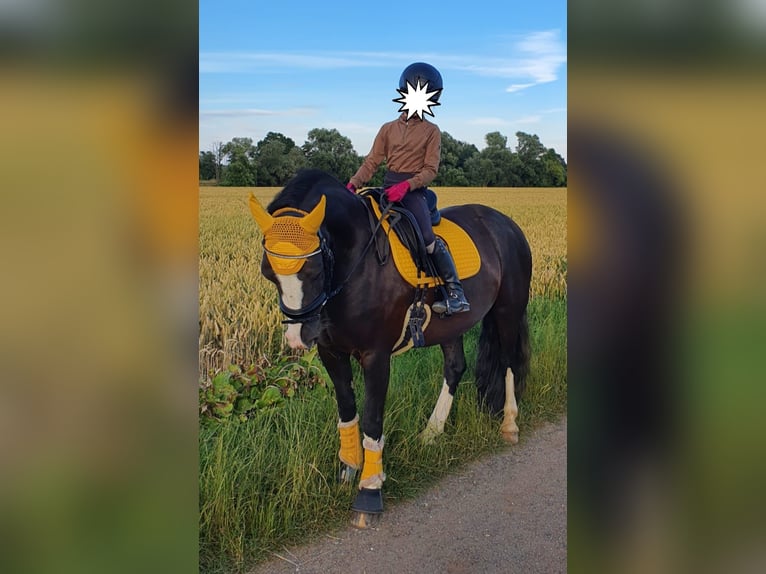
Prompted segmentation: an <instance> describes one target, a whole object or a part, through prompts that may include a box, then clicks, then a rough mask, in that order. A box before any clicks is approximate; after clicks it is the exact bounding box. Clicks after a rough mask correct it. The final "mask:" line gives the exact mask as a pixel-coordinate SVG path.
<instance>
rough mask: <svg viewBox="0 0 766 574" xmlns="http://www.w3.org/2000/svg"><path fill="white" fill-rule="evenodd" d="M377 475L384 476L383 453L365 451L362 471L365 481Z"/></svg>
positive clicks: (379, 451) (380, 451)
mask: <svg viewBox="0 0 766 574" xmlns="http://www.w3.org/2000/svg"><path fill="white" fill-rule="evenodd" d="M376 474H380V475H383V451H382V450H378V451H375V450H370V449H367V448H366V449H364V468H363V469H362V478H361V480H362V481H363V480H365V479H367V478H370V477H372V476H375V475H376Z"/></svg>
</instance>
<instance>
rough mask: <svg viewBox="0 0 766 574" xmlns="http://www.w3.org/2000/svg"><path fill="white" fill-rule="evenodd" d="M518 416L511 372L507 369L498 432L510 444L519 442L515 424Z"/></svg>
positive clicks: (517, 429) (517, 428)
mask: <svg viewBox="0 0 766 574" xmlns="http://www.w3.org/2000/svg"><path fill="white" fill-rule="evenodd" d="M518 414H519V406H518V404H517V403H516V389H515V388H514V377H513V370H511V368H510V367H508V369H507V370H506V371H505V405H503V424H501V425H500V432H501V433H502V435H503V438H504V439H505V440H506V441H508V442H510V443H512V444H516V443H517V442H519V427H518V425H517V424H516V417H517V416H518Z"/></svg>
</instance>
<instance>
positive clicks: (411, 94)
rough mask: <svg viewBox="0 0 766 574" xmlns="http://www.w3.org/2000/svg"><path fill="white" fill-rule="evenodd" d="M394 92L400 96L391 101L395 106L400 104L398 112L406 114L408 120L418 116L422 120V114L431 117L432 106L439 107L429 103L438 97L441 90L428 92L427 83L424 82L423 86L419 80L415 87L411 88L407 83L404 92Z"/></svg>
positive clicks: (434, 102)
mask: <svg viewBox="0 0 766 574" xmlns="http://www.w3.org/2000/svg"><path fill="white" fill-rule="evenodd" d="M396 91H397V92H399V94H401V97H400V98H397V99H395V100H393V101H394V102H396V103H397V104H402V107H401V108H399V111H400V112H407V119H410V118H411V117H412V116H418V117H419V118H420V119H421V120H422V119H423V114H428V115H430V116H433V115H434V114H433V112H432V111H431V108H432V107H433V106H439V105H441V104H440V103H439V102H437V101H431V98H433V97H434V96H437V97H438V96H439V94H440V93H441V89H439V90H435V91H433V92H429V91H428V82H426V83H425V85H421V84H420V80H418V85H417V86H413V85H412V84H410V83H409V82H407V91H406V92H405V91H404V90H402V89H399V88H397V90H396Z"/></svg>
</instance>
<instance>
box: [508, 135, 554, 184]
mask: <svg viewBox="0 0 766 574" xmlns="http://www.w3.org/2000/svg"><path fill="white" fill-rule="evenodd" d="M516 138H517V140H518V144H517V145H516V155H517V156H518V158H519V159H520V160H521V174H520V175H521V180H522V183H521V184H522V185H523V186H525V187H539V186H544V185H545V183H544V179H545V178H544V176H543V172H544V171H545V169H544V166H543V163H542V160H541V158H542V157H543V155H544V154H545V152H546V151H547V150H546V149H545V146H544V145H543V144H542V143H541V142H540V138H539V137H538V136H536V135H532V134H527V133H524V132H516Z"/></svg>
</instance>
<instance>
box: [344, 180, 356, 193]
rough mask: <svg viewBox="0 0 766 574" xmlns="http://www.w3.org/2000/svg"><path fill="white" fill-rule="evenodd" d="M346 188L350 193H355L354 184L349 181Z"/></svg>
mask: <svg viewBox="0 0 766 574" xmlns="http://www.w3.org/2000/svg"><path fill="white" fill-rule="evenodd" d="M346 189H347V190H349V191H350V192H351V193H356V186H355V185H354V184H353V183H351V182H350V181H349V182H348V183H347V184H346Z"/></svg>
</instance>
